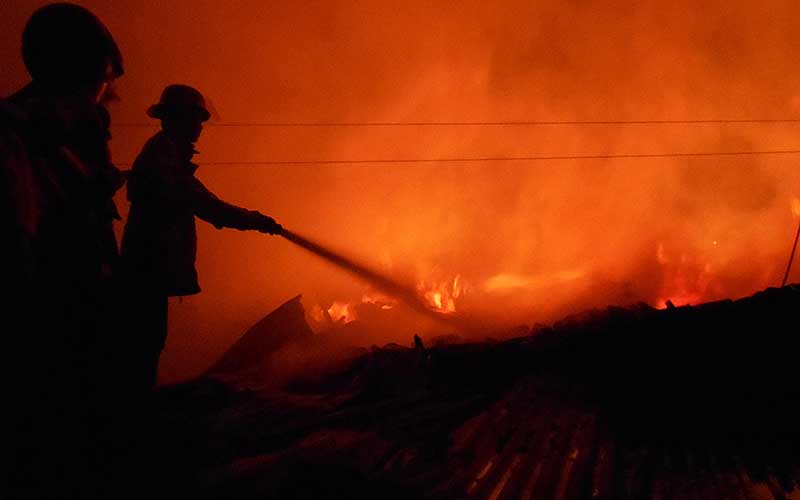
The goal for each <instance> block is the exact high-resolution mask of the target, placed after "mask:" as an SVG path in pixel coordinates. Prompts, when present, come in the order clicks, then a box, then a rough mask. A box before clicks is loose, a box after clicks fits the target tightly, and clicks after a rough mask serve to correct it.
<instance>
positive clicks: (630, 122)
mask: <svg viewBox="0 0 800 500" xmlns="http://www.w3.org/2000/svg"><path fill="white" fill-rule="evenodd" d="M755 123H774V124H777V123H800V118H776V119H771V118H742V119H735V118H734V119H708V120H520V121H416V122H399V121H386V122H372V121H363V122H359V121H353V122H217V123H215V122H208V123H206V124H205V126H206V127H234V128H267V127H273V128H282V127H283V128H292V127H295V128H296V127H311V128H314V127H319V128H322V127H342V128H346V127H481V126H490V127H519V126H524V127H540V126H584V125H690V124H697V125H722V124H755ZM112 127H119V128H128V127H144V128H157V127H159V124H158V123H156V122H153V123H130V122H122V123H115V124H112Z"/></svg>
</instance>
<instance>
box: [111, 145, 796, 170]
mask: <svg viewBox="0 0 800 500" xmlns="http://www.w3.org/2000/svg"><path fill="white" fill-rule="evenodd" d="M796 154H800V149H786V150H771V151H719V152H695V153H642V154H599V155H556V156H487V157H471V158H468V157H450V158H447V157H444V158H375V159H350V160H347V159H344V160H264V161H207V162H199V164H200V165H207V166H248V165H249V166H281V165H355V164H397V163H405V164H411V163H479V162H515V161H562V160H618V159H654V158H701V157H711V156H720V157H727V156H763V155H796ZM117 165H119V166H130V165H131V164H130V163H118V164H117Z"/></svg>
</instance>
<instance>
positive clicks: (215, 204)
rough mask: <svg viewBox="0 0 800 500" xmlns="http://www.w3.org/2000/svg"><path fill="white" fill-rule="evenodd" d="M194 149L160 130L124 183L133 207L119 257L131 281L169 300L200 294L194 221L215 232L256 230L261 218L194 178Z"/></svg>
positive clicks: (256, 213)
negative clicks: (222, 230) (219, 196)
mask: <svg viewBox="0 0 800 500" xmlns="http://www.w3.org/2000/svg"><path fill="white" fill-rule="evenodd" d="M195 153H196V151H195V150H194V147H193V146H192V144H179V143H177V142H176V141H174V140H173V139H172V138H170V137H169V136H168V135H167V134H166V133H164V132H163V131H161V132H159V133H157V134H156V135H154V136H153V137H152V138H150V140H149V141H147V143H146V144H145V146H144V148H142V152H141V153H140V154H139V156H138V157H137V158H136V161H135V162H134V164H133V169H132V171H131V174H130V177H129V179H128V199H129V200H130V202H131V208H130V213H129V214H128V222H127V224H126V226H125V232H124V234H123V237H122V257H123V260H124V262H125V268H126V269H127V271H128V272H129V273H131V278H132V279H133V280H134V281H135V282H136V283H137V284H138V285H139V286H140V287H144V288H145V289H148V290H152V291H153V292H154V293H157V294H164V295H167V296H180V295H191V294H195V293H198V292H199V291H200V286H199V283H198V280H197V270H196V268H195V258H196V255H197V230H196V227H195V216H197V217H199V218H201V219H202V220H204V221H206V222H209V223H211V224H213V225H214V226H215V227H217V228H218V229H221V228H223V227H230V228H234V229H239V230H246V229H258V228H259V227H260V225H261V224H263V220H262V219H263V216H262V215H261V214H259V213H258V212H257V211H254V210H247V209H244V208H240V207H237V206H234V205H231V204H230V203H226V202H224V201H222V200H220V199H219V198H218V197H217V196H215V195H214V194H213V193H211V191H209V190H208V189H207V188H206V187H205V186H204V185H203V183H202V182H200V180H199V179H198V178H197V177H195V171H196V170H197V165H196V164H195V163H193V162H192V157H193V156H194V154H195Z"/></svg>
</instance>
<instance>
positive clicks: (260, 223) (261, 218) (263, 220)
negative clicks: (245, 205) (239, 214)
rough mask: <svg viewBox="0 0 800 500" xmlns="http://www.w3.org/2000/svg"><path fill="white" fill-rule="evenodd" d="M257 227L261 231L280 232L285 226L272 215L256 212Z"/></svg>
mask: <svg viewBox="0 0 800 500" xmlns="http://www.w3.org/2000/svg"><path fill="white" fill-rule="evenodd" d="M256 229H257V230H258V231H259V232H261V233H269V234H278V233H280V232H281V231H282V230H283V226H281V225H280V224H278V223H277V222H275V219H273V218H272V217H267V216H266V215H264V214H262V213H261V212H256Z"/></svg>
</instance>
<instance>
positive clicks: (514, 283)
mask: <svg viewBox="0 0 800 500" xmlns="http://www.w3.org/2000/svg"><path fill="white" fill-rule="evenodd" d="M585 274H586V273H585V272H584V271H583V270H582V269H568V270H565V271H559V272H555V273H550V274H544V275H529V274H511V273H501V274H497V275H495V276H492V277H491V278H489V279H488V280H486V282H485V283H484V284H483V288H484V290H486V291H487V292H509V291H515V290H521V289H527V290H533V289H538V288H544V287H549V286H554V285H563V284H566V283H568V282H571V281H575V280H578V279H580V278H582V277H583V276H584V275H585Z"/></svg>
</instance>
